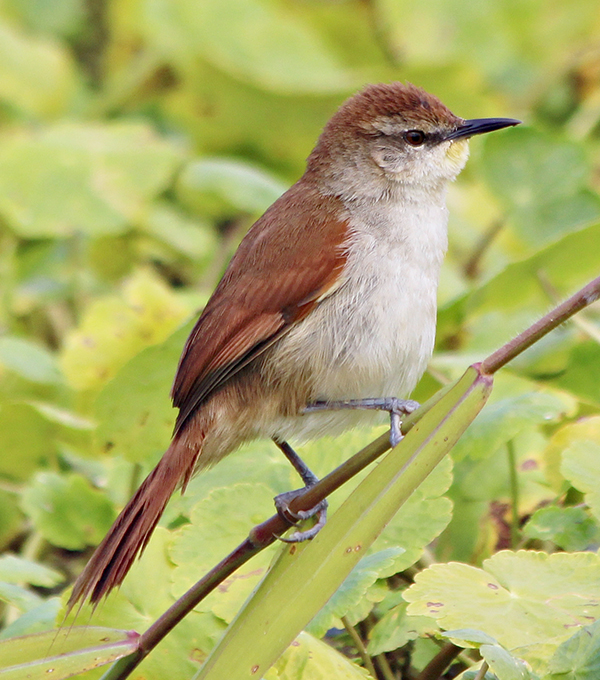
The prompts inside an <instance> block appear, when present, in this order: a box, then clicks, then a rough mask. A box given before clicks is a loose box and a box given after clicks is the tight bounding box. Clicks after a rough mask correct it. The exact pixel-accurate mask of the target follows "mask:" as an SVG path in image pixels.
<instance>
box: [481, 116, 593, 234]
mask: <svg viewBox="0 0 600 680" xmlns="http://www.w3.org/2000/svg"><path fill="white" fill-rule="evenodd" d="M484 169H485V171H486V175H487V179H488V181H489V183H490V184H491V186H492V188H493V189H494V190H495V192H496V193H497V195H498V196H500V197H501V198H502V199H504V201H505V203H506V204H507V205H508V206H509V207H510V209H511V212H510V215H511V218H512V221H513V223H514V226H515V228H516V229H517V231H518V232H519V233H520V234H521V235H522V236H523V237H524V238H525V239H527V240H528V241H529V242H530V243H532V244H535V245H536V246H539V244H542V243H548V242H550V241H553V240H555V239H556V238H557V237H559V236H561V235H562V234H564V233H565V232H567V231H573V230H575V229H577V228H579V227H581V226H583V225H585V224H589V223H590V222H592V221H593V220H597V219H598V216H599V215H600V201H599V200H598V197H597V196H595V195H593V194H591V193H589V192H586V191H583V189H584V187H585V185H586V181H587V177H588V174H589V170H588V164H587V162H586V157H585V153H584V151H583V148H582V147H581V146H579V145H577V144H575V143H573V142H562V141H561V142H557V141H555V140H553V139H552V138H550V137H549V136H546V135H544V134H542V133H540V132H537V131H535V130H531V129H528V128H525V127H521V128H518V129H516V130H513V131H511V133H510V134H506V135H501V136H500V135H490V136H489V138H488V139H486V140H485V155H484Z"/></svg>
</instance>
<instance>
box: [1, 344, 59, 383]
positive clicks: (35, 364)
mask: <svg viewBox="0 0 600 680" xmlns="http://www.w3.org/2000/svg"><path fill="white" fill-rule="evenodd" d="M0 364H3V365H4V367H5V368H8V369H9V370H11V371H14V372H15V373H17V374H19V375H20V376H21V377H23V378H25V379H26V380H31V381H32V382H36V383H42V384H49V385H52V384H60V383H61V382H63V378H62V375H61V373H60V370H59V368H58V366H57V364H56V359H55V357H54V355H53V354H51V353H50V352H49V351H48V350H47V349H46V348H45V347H42V346H41V345H39V344H37V343H35V342H32V341H31V340H27V339H25V338H17V337H11V336H6V335H5V336H4V337H0Z"/></svg>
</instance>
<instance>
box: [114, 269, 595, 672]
mask: <svg viewBox="0 0 600 680" xmlns="http://www.w3.org/2000/svg"><path fill="white" fill-rule="evenodd" d="M598 298H600V277H598V278H596V279H594V280H593V281H592V282H590V283H589V284H588V285H587V286H585V287H584V288H582V289H581V290H580V291H579V292H578V293H576V294H575V295H573V296H572V297H570V298H569V299H568V300H567V301H566V302H563V303H562V304H561V305H559V306H558V307H556V309H554V310H553V311H552V312H550V313H549V314H546V316H544V317H543V318H542V319H540V320H539V321H538V322H536V323H535V324H533V326H531V327H530V328H528V329H527V330H525V331H523V333H521V334H520V335H518V336H517V337H516V338H514V339H513V340H511V341H510V342H508V343H507V344H505V345H503V346H502V347H501V348H500V349H498V350H496V351H495V352H494V353H493V354H491V355H490V356H488V357H487V358H486V359H484V361H483V362H482V363H481V364H478V365H475V366H473V369H475V370H476V371H477V372H478V373H479V374H480V377H485V376H486V375H492V374H493V373H495V372H496V371H497V370H498V369H499V368H502V366H504V365H505V364H507V363H508V362H509V361H511V360H512V359H514V358H515V357H516V356H518V355H519V354H520V353H521V352H523V351H524V350H526V349H527V348H528V347H530V346H531V345H532V344H533V343H535V342H536V341H537V340H539V339H540V338H542V337H543V336H544V335H546V334H547V333H549V332H550V331H551V330H553V329H554V328H556V327H557V326H558V325H560V324H561V323H563V322H564V321H566V320H567V319H568V318H569V317H570V316H572V315H573V314H575V313H576V312H578V311H579V310H581V309H583V308H584V307H586V306H587V305H589V304H591V303H592V302H594V301H595V300H597V299H598ZM451 388H452V385H448V386H445V387H443V388H442V389H441V390H439V391H438V392H437V393H436V394H435V395H434V396H433V397H432V398H431V399H429V401H428V402H427V403H426V404H424V405H423V406H421V408H419V409H418V410H417V411H415V412H414V413H412V414H411V415H410V416H407V417H406V418H405V420H404V421H403V423H402V432H403V433H404V434H405V433H406V432H408V431H409V430H410V429H411V428H412V427H413V426H414V425H415V424H416V423H417V422H418V421H419V420H420V419H421V417H422V416H423V415H425V413H427V412H428V411H429V410H431V409H432V408H433V406H434V405H435V404H437V402H438V401H439V400H440V399H441V398H442V396H443V395H444V394H445V393H446V392H448V391H449V390H450V389H451ZM389 448H390V444H389V434H384V435H382V436H381V437H379V438H378V439H376V440H375V441H374V442H371V444H369V445H368V446H366V447H365V448H364V449H362V451H359V452H358V453H357V454H356V455H354V456H352V458H350V459H349V460H347V461H346V462H345V463H343V464H342V465H340V466H339V467H338V468H336V469H335V470H334V471H333V472H331V473H330V474H329V475H327V476H326V477H324V478H323V479H322V480H320V481H319V482H318V483H317V484H315V485H314V486H312V487H310V488H309V489H307V490H306V491H304V492H303V493H302V494H299V495H298V496H297V497H296V498H294V499H293V500H292V502H291V503H290V509H291V510H292V511H298V510H308V509H310V508H312V507H314V506H315V505H316V504H317V503H319V502H320V501H321V500H322V499H323V498H325V497H326V496H328V495H329V494H330V493H332V492H333V491H335V490H336V489H338V488H339V487H340V486H342V485H343V484H344V483H345V482H346V481H348V480H349V479H350V478H351V477H353V476H354V475H355V474H356V473H357V472H359V471H360V470H362V469H363V468H365V467H366V466H367V465H369V464H370V463H372V462H373V461H374V460H376V459H377V458H378V457H379V456H380V455H382V454H383V453H385V452H386V451H387V450H388V449H389ZM288 526H289V525H288V523H286V521H285V520H284V519H282V518H281V517H280V516H279V515H274V516H273V517H271V518H270V519H268V520H267V521H266V522H263V523H262V524H259V525H258V526H256V527H254V528H253V529H252V530H251V532H250V534H249V536H248V538H247V539H246V540H245V541H244V542H243V543H241V544H240V545H239V546H238V547H237V548H236V549H235V550H234V551H233V552H232V553H230V555H228V556H227V557H226V558H225V559H223V560H222V561H221V562H220V563H219V564H217V565H216V566H215V567H213V569H211V570H210V571H209V572H208V573H207V574H206V575H205V576H204V577H203V578H202V579H200V581H198V583H196V585H195V586H193V587H192V588H191V589H190V590H189V591H188V592H187V593H186V594H185V595H183V596H182V597H181V598H180V599H179V600H177V602H175V604H173V605H172V606H171V607H170V608H169V609H168V610H167V611H166V612H165V613H164V614H163V615H162V616H160V617H159V618H158V619H157V621H156V622H155V623H154V624H153V625H152V626H150V628H148V630H147V631H146V632H145V633H143V635H142V636H141V637H140V640H139V647H138V649H137V650H136V651H135V652H134V653H133V654H130V655H129V656H127V657H124V658H122V659H119V661H117V662H116V663H115V664H114V665H113V666H112V667H111V668H110V669H109V670H108V671H107V672H106V673H105V674H104V675H103V676H102V680H123V679H124V678H126V677H127V676H128V675H129V674H130V673H131V671H132V670H133V669H134V668H136V667H137V666H138V665H139V663H140V662H141V661H142V659H144V658H145V657H146V656H147V655H148V653H149V652H150V651H151V650H152V649H153V648H154V647H155V646H156V645H157V644H158V643H159V642H160V641H161V640H162V639H163V638H164V637H165V635H166V634H167V633H168V632H169V631H170V630H172V629H173V628H174V627H175V626H176V625H177V623H179V621H181V620H182V619H183V618H184V617H185V616H186V615H187V614H188V613H189V612H190V611H191V610H192V609H193V608H194V607H195V606H196V605H197V604H198V603H199V602H200V601H201V600H202V599H203V598H204V597H206V596H207V595H208V594H209V593H210V592H211V591H212V590H214V588H216V587H217V585H219V583H221V582H222V581H223V580H224V579H225V578H227V577H228V576H229V575H230V574H231V573H233V571H235V570H236V569H237V568H238V567H239V566H241V565H242V564H244V563H245V562H247V561H248V560H249V559H250V558H251V557H252V556H254V555H255V554H256V553H258V552H260V551H261V550H262V549H263V548H265V547H267V546H268V545H270V544H271V543H273V541H274V540H275V538H276V537H277V536H278V535H279V534H281V533H283V532H284V531H285V530H286V529H287V528H288ZM484 665H485V667H486V668H487V664H484ZM484 674H485V671H484ZM481 677H483V676H481ZM479 680H481V678H480V679H479Z"/></svg>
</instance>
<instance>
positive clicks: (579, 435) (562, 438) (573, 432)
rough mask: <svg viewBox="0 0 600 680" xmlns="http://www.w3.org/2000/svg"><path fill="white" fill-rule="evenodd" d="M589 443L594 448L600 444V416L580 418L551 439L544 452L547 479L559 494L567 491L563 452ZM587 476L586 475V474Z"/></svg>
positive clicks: (557, 432) (558, 431)
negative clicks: (579, 444) (563, 472)
mask: <svg viewBox="0 0 600 680" xmlns="http://www.w3.org/2000/svg"><path fill="white" fill-rule="evenodd" d="M578 442H582V443H583V444H585V445H587V444H588V443H589V444H590V445H591V447H592V448H593V446H594V444H600V416H590V417H587V418H580V419H579V420H577V421H576V422H569V423H567V424H566V425H563V427H561V428H559V429H558V430H557V431H556V432H554V434H553V435H552V438H551V439H550V441H549V443H548V445H547V446H546V449H545V451H544V458H545V461H544V462H545V472H546V478H547V479H548V481H549V482H550V484H552V488H553V489H554V490H555V491H556V492H557V493H562V492H564V491H565V490H566V482H565V478H564V477H563V475H562V474H561V466H562V460H563V452H564V451H567V450H568V449H569V448H570V447H571V446H572V445H573V444H576V445H578V444H577V443H578ZM584 474H585V473H584Z"/></svg>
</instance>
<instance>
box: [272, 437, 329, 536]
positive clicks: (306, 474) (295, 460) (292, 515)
mask: <svg viewBox="0 0 600 680" xmlns="http://www.w3.org/2000/svg"><path fill="white" fill-rule="evenodd" d="M273 441H274V442H275V444H276V445H277V446H278V447H279V448H280V449H281V451H283V453H284V455H285V457H286V458H287V459H288V460H289V461H290V463H291V464H292V465H293V466H294V469H295V470H296V472H297V473H298V474H299V475H300V477H301V478H302V481H303V482H304V484H305V487H304V489H296V490H295V491H288V492H286V493H281V494H279V496H275V507H276V508H277V512H278V514H279V515H281V517H283V518H284V519H285V520H286V522H291V523H292V524H296V523H297V522H298V521H299V520H302V519H308V518H309V517H313V516H315V515H316V517H317V523H316V524H315V525H314V526H313V527H311V528H310V529H307V530H306V531H295V532H294V533H293V534H292V535H291V536H289V537H288V538H282V539H281V540H282V541H285V542H286V543H300V542H301V541H306V540H307V539H309V538H313V537H314V536H316V535H317V534H318V533H319V531H320V530H321V529H322V528H323V527H324V526H325V522H326V521H327V500H326V499H323V500H322V501H321V502H320V503H317V504H316V505H315V506H314V507H313V508H311V509H310V510H298V511H293V510H291V509H290V502H291V501H292V499H294V498H296V497H297V496H298V495H299V494H301V493H303V492H304V490H305V489H308V488H309V487H311V486H314V485H315V484H316V483H317V482H318V481H319V480H318V478H317V477H316V476H315V474H314V473H313V472H312V471H311V470H310V469H309V468H308V466H307V465H306V463H305V462H304V461H303V460H302V458H300V456H299V455H298V454H297V453H296V452H295V451H294V449H293V448H292V447H291V446H290V445H289V444H288V443H287V442H282V441H278V440H277V439H273Z"/></svg>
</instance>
